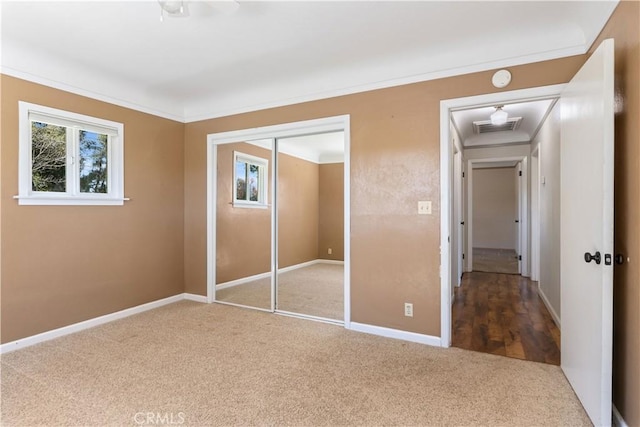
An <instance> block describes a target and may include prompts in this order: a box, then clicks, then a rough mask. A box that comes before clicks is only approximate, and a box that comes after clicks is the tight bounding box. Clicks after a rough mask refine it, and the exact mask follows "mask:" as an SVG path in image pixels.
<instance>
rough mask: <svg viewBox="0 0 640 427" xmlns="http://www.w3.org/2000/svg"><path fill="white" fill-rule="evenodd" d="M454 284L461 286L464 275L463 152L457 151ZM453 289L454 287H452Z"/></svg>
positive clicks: (454, 163)
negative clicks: (461, 278)
mask: <svg viewBox="0 0 640 427" xmlns="http://www.w3.org/2000/svg"><path fill="white" fill-rule="evenodd" d="M451 224H453V227H452V228H453V240H452V244H453V250H452V251H451V252H452V256H453V257H454V259H453V260H452V262H451V264H452V266H453V273H454V274H453V282H452V283H453V284H454V285H455V286H460V277H462V244H463V243H462V233H463V228H462V227H463V225H462V152H460V151H456V153H455V154H454V155H453V221H451ZM452 289H453V287H452Z"/></svg>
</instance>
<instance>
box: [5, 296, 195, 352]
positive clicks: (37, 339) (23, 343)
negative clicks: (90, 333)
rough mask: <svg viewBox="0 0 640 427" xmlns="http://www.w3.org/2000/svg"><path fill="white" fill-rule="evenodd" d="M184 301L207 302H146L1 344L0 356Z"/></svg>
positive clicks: (172, 297) (189, 297)
mask: <svg viewBox="0 0 640 427" xmlns="http://www.w3.org/2000/svg"><path fill="white" fill-rule="evenodd" d="M185 299H187V300H191V301H197V302H207V297H204V296H201V295H194V294H178V295H174V296H171V297H168V298H163V299H160V300H157V301H152V302H148V303H146V304H142V305H138V306H135V307H131V308H127V309H124V310H120V311H116V312H115V313H110V314H105V315H104V316H99V317H94V318H93V319H89V320H85V321H82V322H78V323H74V324H72V325H68V326H63V327H62V328H58V329H53V330H51V331H47V332H42V333H40V334H37V335H32V336H30V337H25V338H21V339H19V340H16V341H11V342H8V343H5V344H2V345H0V354H3V353H8V352H10V351H14V350H19V349H21V348H25V347H29V346H32V345H34V344H39V343H41V342H45V341H49V340H52V339H54V338H59V337H62V336H65V335H69V334H73V333H75V332H80V331H83V330H85V329H89V328H93V327H95V326H99V325H103V324H105V323H109V322H113V321H114V320H119V319H123V318H125V317H129V316H132V315H134V314H138V313H143V312H145V311H149V310H153V309H154V308H158V307H162V306H164V305H167V304H172V303H174V302H178V301H182V300H185Z"/></svg>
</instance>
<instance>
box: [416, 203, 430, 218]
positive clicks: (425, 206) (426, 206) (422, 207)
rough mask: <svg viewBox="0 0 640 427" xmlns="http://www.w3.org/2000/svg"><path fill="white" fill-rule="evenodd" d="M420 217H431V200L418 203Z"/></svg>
mask: <svg viewBox="0 0 640 427" xmlns="http://www.w3.org/2000/svg"><path fill="white" fill-rule="evenodd" d="M418 215H431V200H426V201H419V202H418Z"/></svg>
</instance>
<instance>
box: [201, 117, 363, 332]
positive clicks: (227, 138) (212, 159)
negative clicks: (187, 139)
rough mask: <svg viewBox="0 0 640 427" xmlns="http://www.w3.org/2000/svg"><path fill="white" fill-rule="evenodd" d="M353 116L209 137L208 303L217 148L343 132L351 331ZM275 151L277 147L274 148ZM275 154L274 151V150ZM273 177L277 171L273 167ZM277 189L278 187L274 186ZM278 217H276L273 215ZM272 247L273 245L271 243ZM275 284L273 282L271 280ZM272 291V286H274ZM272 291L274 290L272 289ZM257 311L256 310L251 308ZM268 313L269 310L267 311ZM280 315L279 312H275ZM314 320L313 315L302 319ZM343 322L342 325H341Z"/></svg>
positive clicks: (212, 296)
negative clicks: (351, 157)
mask: <svg viewBox="0 0 640 427" xmlns="http://www.w3.org/2000/svg"><path fill="white" fill-rule="evenodd" d="M350 123H351V116H350V115H348V114H347V115H341V116H332V117H324V118H319V119H312V120H304V121H298V122H291V123H282V124H277V125H271V126H262V127H256V128H246V129H238V130H232V131H226V132H218V133H212V134H208V135H207V302H208V303H212V302H217V301H216V300H215V291H216V290H215V283H216V278H215V272H216V214H217V212H216V194H217V173H216V165H217V146H218V145H220V144H226V143H231V142H242V141H247V140H257V139H274V140H276V139H278V138H285V137H291V136H300V135H312V134H319V133H327V132H338V131H343V132H344V326H345V328H350V324H351V280H350V278H351V203H350V201H351V192H350V188H351V184H350V177H351V172H350V171H351V167H350V165H351V162H350V152H351V151H350V147H351V139H350V138H351V131H350V129H351V127H350V126H351V125H350ZM274 148H275V147H274ZM274 152H275V149H274ZM271 169H272V171H271V173H272V176H273V174H274V173H275V170H276V168H275V167H273V168H271ZM274 188H275V185H274ZM273 198H274V199H273V201H272V203H273V204H274V205H277V199H276V198H277V192H275V191H274V193H273ZM273 216H276V215H275V214H273V215H272V217H273ZM274 224H277V218H276V220H275V221H274V220H273V219H272V225H271V226H272V240H275V241H276V242H277V238H275V237H274V235H273V233H274V232H275V227H274ZM272 246H274V245H273V244H272ZM271 258H272V262H271V264H272V268H271V271H272V273H273V271H277V270H274V266H276V265H277V263H276V261H275V260H276V254H275V253H274V251H273V248H272V256H271ZM272 283H273V280H272ZM272 288H273V285H272ZM272 291H273V289H272ZM271 298H272V310H270V311H272V312H273V311H274V310H273V309H274V307H273V301H274V298H275V294H274V293H273V292H272V296H271ZM251 308H254V307H251ZM268 311H269V310H268ZM275 312H277V310H276V311H275ZM300 317H305V318H311V319H313V320H320V319H314V318H313V316H300ZM340 323H342V322H340Z"/></svg>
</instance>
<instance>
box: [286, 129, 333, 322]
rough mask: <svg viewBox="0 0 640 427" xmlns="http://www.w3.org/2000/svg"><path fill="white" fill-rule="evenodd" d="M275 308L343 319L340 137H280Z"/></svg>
mask: <svg viewBox="0 0 640 427" xmlns="http://www.w3.org/2000/svg"><path fill="white" fill-rule="evenodd" d="M277 149H278V171H277V184H276V185H277V190H278V191H277V200H278V202H277V206H278V212H277V214H278V280H277V309H278V310H279V311H285V312H291V313H297V314H304V315H308V316H315V317H321V318H326V319H332V320H343V319H344V133H343V132H332V133H325V134H316V135H307V136H297V137H292V138H285V139H278V142H277Z"/></svg>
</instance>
